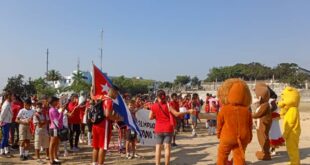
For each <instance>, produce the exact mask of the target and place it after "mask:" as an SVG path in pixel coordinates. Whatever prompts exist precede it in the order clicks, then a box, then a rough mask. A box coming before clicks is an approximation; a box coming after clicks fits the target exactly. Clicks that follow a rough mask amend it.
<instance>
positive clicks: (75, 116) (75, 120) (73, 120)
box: [68, 102, 81, 124]
mask: <svg viewBox="0 0 310 165" xmlns="http://www.w3.org/2000/svg"><path fill="white" fill-rule="evenodd" d="M77 106H78V103H77V102H70V103H69V105H68V112H69V113H71V112H73V113H72V114H71V116H70V117H68V123H69V124H81V120H80V111H81V108H75V107H77ZM74 109H75V110H74Z"/></svg>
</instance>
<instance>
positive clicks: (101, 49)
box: [100, 29, 103, 71]
mask: <svg viewBox="0 0 310 165" xmlns="http://www.w3.org/2000/svg"><path fill="white" fill-rule="evenodd" d="M100 38H101V44H100V70H101V71H102V54H103V29H102V30H101V37H100Z"/></svg>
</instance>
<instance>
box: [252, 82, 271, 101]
mask: <svg viewBox="0 0 310 165" xmlns="http://www.w3.org/2000/svg"><path fill="white" fill-rule="evenodd" d="M254 90H255V95H256V98H257V99H259V101H260V104H262V103H266V102H268V101H269V98H270V92H269V89H268V86H267V85H266V84H265V83H257V84H256V85H255V89H254Z"/></svg>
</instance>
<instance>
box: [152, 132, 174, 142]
mask: <svg viewBox="0 0 310 165" xmlns="http://www.w3.org/2000/svg"><path fill="white" fill-rule="evenodd" d="M172 135H173V133H156V136H155V137H156V144H171V141H172Z"/></svg>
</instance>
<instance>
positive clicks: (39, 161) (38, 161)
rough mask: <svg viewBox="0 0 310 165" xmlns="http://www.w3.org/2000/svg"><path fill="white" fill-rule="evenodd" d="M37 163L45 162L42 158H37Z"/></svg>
mask: <svg viewBox="0 0 310 165" xmlns="http://www.w3.org/2000/svg"><path fill="white" fill-rule="evenodd" d="M37 163H39V164H43V163H45V162H44V161H43V160H42V159H38V160H37Z"/></svg>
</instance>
